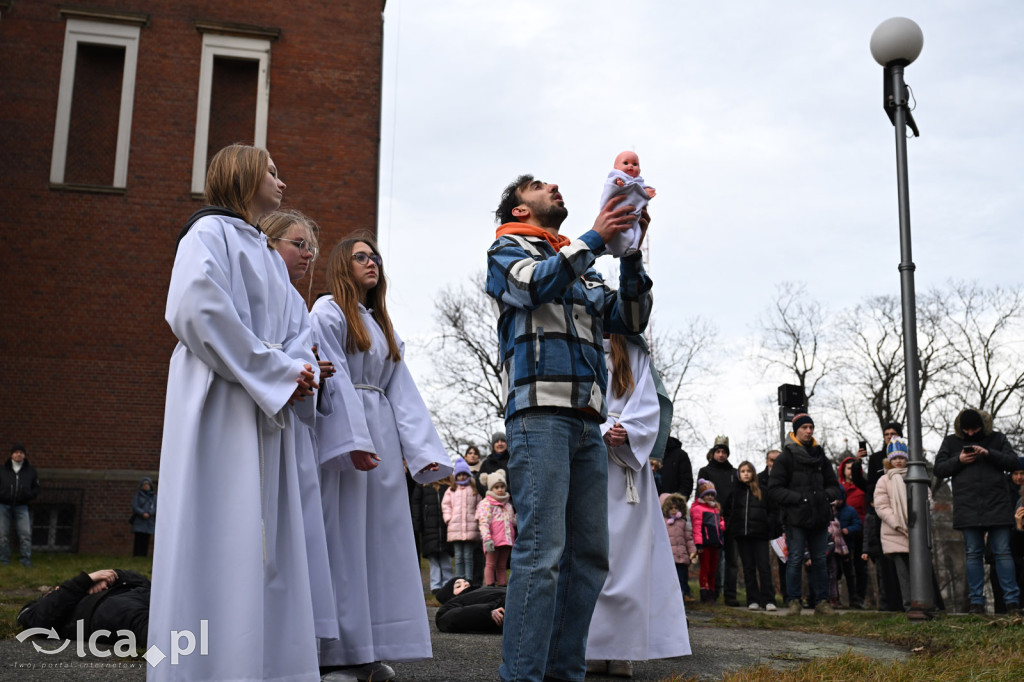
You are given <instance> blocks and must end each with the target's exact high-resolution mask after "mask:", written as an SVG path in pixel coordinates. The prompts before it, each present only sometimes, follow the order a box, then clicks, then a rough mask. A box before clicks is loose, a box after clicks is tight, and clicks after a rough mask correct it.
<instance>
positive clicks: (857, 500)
mask: <svg viewBox="0 0 1024 682" xmlns="http://www.w3.org/2000/svg"><path fill="white" fill-rule="evenodd" d="M856 461H857V458H856V457H847V458H846V459H844V460H843V461H842V462H841V463H840V464H839V485H841V486H843V491H844V492H845V493H846V504H848V505H850V506H851V507H853V508H854V509H855V510H856V511H857V516H859V517H860V520H861V523H863V522H864V514H865V513H867V497H866V496H865V495H864V491H863V490H861V489H860V488H858V487H857V486H856V485H854V483H853V481H851V480H850V479H848V478H845V477H844V476H843V470H844V469H846V463H847V462H854V463H856Z"/></svg>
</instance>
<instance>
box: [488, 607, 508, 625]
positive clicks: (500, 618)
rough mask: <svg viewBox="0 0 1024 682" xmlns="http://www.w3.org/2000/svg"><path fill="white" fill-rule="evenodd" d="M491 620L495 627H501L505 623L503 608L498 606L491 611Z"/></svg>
mask: <svg viewBox="0 0 1024 682" xmlns="http://www.w3.org/2000/svg"><path fill="white" fill-rule="evenodd" d="M491 620H493V621H494V624H495V625H501V624H502V623H504V622H505V607H504V606H499V607H498V608H496V609H494V610H493V611H491Z"/></svg>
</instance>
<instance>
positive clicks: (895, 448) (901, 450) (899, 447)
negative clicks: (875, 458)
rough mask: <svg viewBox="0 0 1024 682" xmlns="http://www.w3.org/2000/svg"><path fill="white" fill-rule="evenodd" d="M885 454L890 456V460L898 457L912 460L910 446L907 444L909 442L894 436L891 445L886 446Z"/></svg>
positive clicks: (890, 440) (890, 441)
mask: <svg viewBox="0 0 1024 682" xmlns="http://www.w3.org/2000/svg"><path fill="white" fill-rule="evenodd" d="M885 452H886V454H888V455H889V459H890V460H893V459H896V458H897V457H902V458H903V459H910V446H909V445H908V444H907V440H906V439H905V438H901V437H900V436H893V437H892V438H890V439H889V445H888V446H886V448H885Z"/></svg>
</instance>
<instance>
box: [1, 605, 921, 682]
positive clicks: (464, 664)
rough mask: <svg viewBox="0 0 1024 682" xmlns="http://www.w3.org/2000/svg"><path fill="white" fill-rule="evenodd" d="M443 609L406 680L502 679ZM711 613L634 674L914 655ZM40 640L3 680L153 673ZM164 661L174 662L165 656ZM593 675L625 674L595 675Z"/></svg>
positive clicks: (492, 660) (490, 653)
mask: <svg viewBox="0 0 1024 682" xmlns="http://www.w3.org/2000/svg"><path fill="white" fill-rule="evenodd" d="M435 610H436V609H429V611H430V619H431V632H432V637H433V644H434V658H433V659H432V660H429V661H419V662H415V663H395V664H394V668H395V670H396V671H397V672H398V676H399V680H401V681H402V682H479V681H480V680H497V669H498V665H499V663H500V661H501V638H500V637H498V636H496V635H453V634H444V633H441V632H438V631H437V630H436V629H435V628H434V627H433V616H434V611H435ZM779 613H780V614H781V613H782V612H781V611H780V612H779ZM808 613H809V612H808ZM710 617H711V616H710V614H708V613H702V612H693V613H692V614H691V620H690V644H691V648H692V649H693V652H694V653H693V655H692V656H685V657H681V658H673V659H665V660H660V661H646V662H640V663H635V664H634V675H633V679H634V680H652V681H658V680H666V679H668V678H671V677H672V676H674V675H679V676H680V677H682V678H683V679H686V678H688V677H690V676H696V677H697V678H699V679H701V680H717V679H719V678H720V677H721V676H722V674H723V673H724V672H727V671H734V670H737V669H739V668H743V667H746V666H751V665H757V664H759V663H770V664H771V665H773V666H775V667H778V668H780V669H781V668H786V667H795V666H797V665H800V664H801V663H803V662H805V661H807V660H810V659H812V658H818V657H830V656H836V655H839V654H841V653H843V652H845V651H848V650H851V649H852V650H853V651H854V652H856V653H860V654H863V655H865V656H871V657H873V658H881V659H891V660H902V659H905V658H906V657H907V656H908V655H909V654H908V652H906V651H905V650H902V649H899V648H897V647H894V646H891V645H888V644H882V643H879V642H875V641H872V640H866V639H858V638H851V637H838V636H832V635H817V634H806V633H801V632H789V631H785V630H745V629H738V628H715V627H711V626H709V625H708V621H709V620H710ZM779 617H783V616H781V615H780V616H779ZM840 617H842V616H840ZM33 641H34V642H35V643H37V644H38V645H39V646H40V647H42V648H44V649H47V650H49V649H55V648H57V647H58V646H59V645H58V644H57V643H56V642H55V641H54V640H46V639H44V638H41V637H37V638H34V639H29V640H27V641H25V642H19V641H18V640H17V639H9V640H4V641H0V680H8V679H9V680H19V682H20V681H21V680H25V681H26V682H36V681H38V682H50V681H51V680H53V681H56V680H69V681H70V680H74V681H75V682H78V681H80V680H81V681H82V682H90V681H93V680H95V681H97V682H99V681H103V682H107V681H121V680H126V681H128V680H131V681H134V680H138V681H140V682H141V681H142V680H144V679H145V669H144V668H143V665H142V664H141V663H135V662H132V661H130V660H118V659H115V658H114V657H113V656H111V657H110V658H95V657H91V656H87V657H85V658H80V657H79V656H78V655H77V652H76V647H75V646H74V645H69V646H67V647H66V648H65V649H64V650H63V651H61V652H60V653H59V654H54V655H48V654H43V653H38V652H37V651H36V650H35V649H34V648H33ZM163 665H167V661H165V662H163ZM587 679H588V680H590V679H594V680H609V679H618V678H606V677H603V676H591V677H588V678H587Z"/></svg>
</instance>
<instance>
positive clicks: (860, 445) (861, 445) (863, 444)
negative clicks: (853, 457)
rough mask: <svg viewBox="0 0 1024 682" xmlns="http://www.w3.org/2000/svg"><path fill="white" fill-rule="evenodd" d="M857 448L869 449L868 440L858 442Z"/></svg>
mask: <svg viewBox="0 0 1024 682" xmlns="http://www.w3.org/2000/svg"><path fill="white" fill-rule="evenodd" d="M857 449H858V450H867V449H868V442H867V441H866V440H862V441H860V442H858V443H857Z"/></svg>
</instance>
